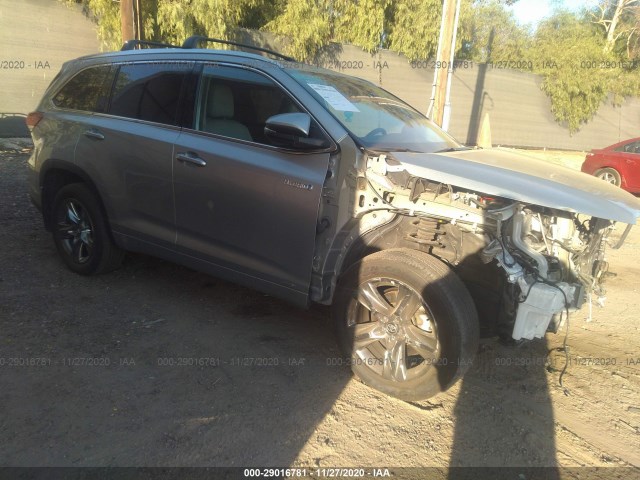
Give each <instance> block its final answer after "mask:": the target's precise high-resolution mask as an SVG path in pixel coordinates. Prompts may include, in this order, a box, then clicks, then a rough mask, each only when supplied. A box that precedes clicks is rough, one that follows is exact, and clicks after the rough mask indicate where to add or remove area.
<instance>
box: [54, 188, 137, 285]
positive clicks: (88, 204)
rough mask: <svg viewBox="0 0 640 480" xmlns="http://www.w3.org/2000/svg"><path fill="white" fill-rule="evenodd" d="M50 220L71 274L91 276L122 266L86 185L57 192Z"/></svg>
mask: <svg viewBox="0 0 640 480" xmlns="http://www.w3.org/2000/svg"><path fill="white" fill-rule="evenodd" d="M52 220H53V241H54V242H55V244H56V248H57V249H58V253H59V254H60V257H61V258H62V260H63V261H64V263H65V264H66V265H67V267H69V269H70V270H71V271H73V272H75V273H79V274H81V275H94V274H98V273H106V272H110V271H111V270H115V269H116V268H118V267H119V266H120V264H121V263H122V259H123V257H124V251H123V250H121V249H120V248H119V247H117V246H116V245H115V244H114V243H113V240H112V239H111V235H110V232H109V227H108V225H107V220H106V216H105V214H104V213H103V210H102V207H101V205H100V203H99V200H98V199H97V198H96V196H95V194H94V193H93V192H92V191H91V190H89V188H87V186H86V185H84V184H82V183H72V184H69V185H65V186H64V187H62V188H61V189H60V190H59V191H58V193H57V194H56V196H55V198H54V200H53V208H52Z"/></svg>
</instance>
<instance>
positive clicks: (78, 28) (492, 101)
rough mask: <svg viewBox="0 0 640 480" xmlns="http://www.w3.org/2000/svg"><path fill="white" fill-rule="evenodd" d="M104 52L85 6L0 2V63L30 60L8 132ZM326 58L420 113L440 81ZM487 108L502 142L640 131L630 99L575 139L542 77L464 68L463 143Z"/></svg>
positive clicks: (426, 73)
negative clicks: (69, 65)
mask: <svg viewBox="0 0 640 480" xmlns="http://www.w3.org/2000/svg"><path fill="white" fill-rule="evenodd" d="M241 37H243V38H242V40H244V41H245V42H247V43H254V44H256V45H260V46H267V47H271V48H273V49H275V50H280V49H281V45H280V44H279V42H278V40H276V39H275V38H274V37H272V36H270V35H266V34H263V33H259V32H251V31H243V32H242V34H241ZM97 51H99V42H98V40H97V38H96V34H95V27H94V25H93V24H92V23H91V22H90V21H89V20H88V19H87V18H86V17H85V16H84V15H83V14H82V12H81V11H80V10H79V9H78V8H68V7H66V6H65V5H63V4H61V3H60V2H58V1H57V0H17V1H16V0H0V61H2V60H6V61H18V62H24V67H22V68H14V69H0V86H1V88H0V136H2V135H3V131H2V130H3V129H2V125H3V119H2V114H3V112H18V113H28V112H29V111H31V110H33V108H34V107H35V106H36V104H37V102H38V100H39V98H40V96H41V95H42V93H43V91H44V89H45V88H46V87H47V85H48V84H49V82H50V81H51V79H52V78H53V76H54V75H55V74H56V73H57V72H58V70H59V69H60V66H61V65H62V63H63V62H64V61H66V60H69V59H72V58H75V57H78V56H81V55H86V54H89V53H94V52H97ZM324 62H325V66H327V67H329V68H332V69H335V70H340V71H342V72H344V73H347V74H351V75H356V76H359V77H363V78H366V79H368V80H370V81H372V82H375V83H379V84H381V85H382V87H384V88H386V89H387V90H389V91H391V92H392V93H394V94H396V95H397V96H399V97H400V98H402V99H404V100H406V101H407V102H409V103H410V104H412V105H413V106H415V107H416V108H418V109H419V110H421V111H423V112H426V110H427V107H428V105H429V97H430V95H431V83H432V81H433V69H432V68H430V65H429V64H423V65H418V68H412V66H411V65H410V64H409V63H408V62H407V60H406V58H404V57H402V56H401V55H398V54H396V53H394V52H389V51H382V52H380V53H379V54H376V55H373V56H372V55H369V54H367V53H366V52H363V51H362V50H360V49H359V48H356V47H354V46H351V45H342V46H340V45H334V46H332V47H331V48H330V49H328V52H327V54H326V55H325V59H324ZM21 65H22V64H21ZM0 66H1V65H0ZM41 67H44V68H41ZM485 113H489V118H490V123H491V132H492V139H493V143H494V144H495V145H511V146H523V147H542V148H559V149H574V150H590V149H592V148H597V147H603V146H606V145H610V144H612V143H615V142H618V141H620V140H624V139H626V138H631V137H637V136H640V99H638V98H634V99H629V100H627V101H626V102H625V103H624V104H623V106H622V107H621V108H614V107H612V106H611V104H610V103H608V104H606V105H603V106H602V107H601V108H600V110H599V111H598V114H597V115H596V117H595V118H594V119H593V120H592V121H591V122H590V123H589V124H587V125H585V126H584V127H583V128H582V129H581V130H580V131H579V132H578V133H577V134H575V135H573V136H571V135H570V134H569V130H568V129H567V128H565V127H562V126H561V125H558V124H557V123H556V122H555V120H554V119H553V116H552V114H551V104H550V101H549V99H548V98H547V97H546V95H545V94H544V93H543V92H542V91H541V90H540V78H539V77H537V76H536V75H532V74H527V73H521V72H516V71H511V70H498V69H487V68H486V66H483V65H478V64H467V66H466V67H465V66H464V65H461V66H460V67H459V68H457V69H456V70H455V71H454V76H453V80H452V117H451V125H450V129H449V130H450V132H451V133H452V134H453V135H454V136H455V137H456V138H458V139H459V140H460V141H462V142H466V143H469V144H473V143H475V139H476V134H477V131H478V129H479V125H478V121H479V119H481V118H483V116H484V114H485ZM5 136H6V133H5Z"/></svg>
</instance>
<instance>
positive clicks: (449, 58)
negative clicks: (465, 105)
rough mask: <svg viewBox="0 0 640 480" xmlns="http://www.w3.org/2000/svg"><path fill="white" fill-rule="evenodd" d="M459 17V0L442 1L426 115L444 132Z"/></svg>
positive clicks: (446, 126)
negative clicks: (440, 20)
mask: <svg viewBox="0 0 640 480" xmlns="http://www.w3.org/2000/svg"><path fill="white" fill-rule="evenodd" d="M459 16H460V0H443V3H442V22H441V24H440V37H439V39H438V51H437V53H436V68H435V71H434V73H433V87H432V91H431V100H430V102H429V110H428V111H427V115H428V116H429V117H430V118H431V120H433V121H434V122H435V123H437V124H438V125H440V126H441V127H442V128H444V129H445V130H446V129H447V128H448V127H449V118H450V110H451V103H450V90H451V75H452V73H453V61H454V55H455V42H456V36H457V31H458V18H459Z"/></svg>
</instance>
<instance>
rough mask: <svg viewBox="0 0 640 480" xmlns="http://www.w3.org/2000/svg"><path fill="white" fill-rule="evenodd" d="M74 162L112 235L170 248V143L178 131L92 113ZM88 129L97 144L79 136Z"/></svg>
mask: <svg viewBox="0 0 640 480" xmlns="http://www.w3.org/2000/svg"><path fill="white" fill-rule="evenodd" d="M83 129H84V130H83V132H82V133H81V134H80V138H79V141H78V146H77V148H76V154H75V161H76V163H77V164H78V165H81V166H82V168H83V169H84V170H85V171H86V172H87V173H88V174H89V176H90V177H91V178H92V179H93V180H94V183H95V184H96V186H97V188H98V190H99V191H100V193H101V197H102V201H103V204H104V206H105V209H106V210H107V213H108V215H109V221H110V224H111V228H112V229H113V230H114V231H115V232H123V233H127V234H130V235H137V236H140V238H147V239H154V240H155V241H158V242H161V243H164V244H173V243H175V224H174V220H175V211H174V208H175V207H174V202H173V185H172V174H173V172H172V168H173V165H172V159H173V144H174V142H175V141H176V140H177V138H178V135H179V133H180V129H179V128H176V127H171V126H166V125H159V124H153V123H149V122H141V121H137V120H132V119H127V118H114V117H110V116H108V115H102V114H94V115H91V116H89V118H87V119H86V120H85V122H84V127H83ZM89 130H93V131H95V132H99V133H100V134H101V135H103V136H104V139H103V140H99V139H96V138H92V137H88V136H86V135H85V134H84V133H85V132H86V131H89Z"/></svg>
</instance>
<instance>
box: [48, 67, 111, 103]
mask: <svg viewBox="0 0 640 480" xmlns="http://www.w3.org/2000/svg"><path fill="white" fill-rule="evenodd" d="M111 73H112V69H111V67H110V66H108V65H107V66H99V67H91V68H87V69H86V70H82V71H81V72H80V73H78V74H77V75H75V76H74V77H73V78H72V79H71V80H69V81H68V82H67V83H66V84H65V86H64V87H62V88H61V89H60V91H59V92H58V93H57V94H56V95H55V96H54V97H53V104H54V105H55V106H56V107H59V108H68V109H71V110H83V111H86V112H104V111H105V110H106V107H107V103H108V101H109V90H110V88H111V81H112V78H113V76H112V74H111Z"/></svg>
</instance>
